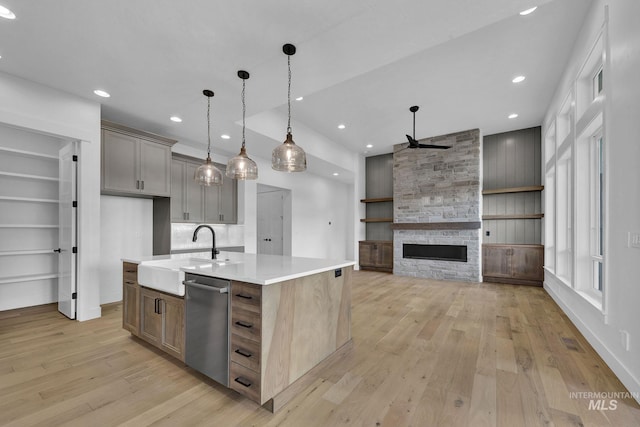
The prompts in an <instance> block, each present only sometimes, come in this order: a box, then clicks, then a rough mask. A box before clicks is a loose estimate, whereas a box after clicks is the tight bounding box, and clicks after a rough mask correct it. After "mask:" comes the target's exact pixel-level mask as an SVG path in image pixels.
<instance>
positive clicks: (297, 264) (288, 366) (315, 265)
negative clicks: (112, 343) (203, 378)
mask: <svg viewBox="0 0 640 427" xmlns="http://www.w3.org/2000/svg"><path fill="white" fill-rule="evenodd" d="M123 262H124V263H123V278H124V280H123V282H124V283H123V285H124V290H123V302H124V304H123V327H124V328H125V329H127V330H129V331H130V332H131V333H132V334H133V335H135V336H137V337H139V338H142V339H143V340H145V341H148V342H150V343H151V344H153V345H155V346H156V347H158V348H160V349H162V350H164V351H166V352H167V353H169V354H171V355H173V356H175V357H177V358H178V359H180V360H182V361H185V352H186V353H188V352H189V351H190V348H189V345H187V348H186V349H185V336H186V333H185V323H186V322H185V308H184V295H185V287H184V278H185V276H184V275H185V273H186V274H188V277H189V278H193V277H196V278H197V277H199V276H200V277H202V278H203V279H207V278H215V279H223V280H226V281H228V283H230V286H229V291H228V302H229V303H228V312H227V316H228V329H227V331H226V334H227V337H228V343H229V345H228V349H227V351H228V381H227V383H226V384H225V385H228V386H229V387H230V388H232V389H234V390H236V391H238V392H239V393H241V394H243V395H244V396H246V397H248V398H249V399H251V400H253V401H255V402H257V403H259V404H260V405H264V406H265V407H267V408H268V409H270V410H272V411H275V410H277V409H278V408H280V407H281V406H282V405H283V404H284V403H286V402H287V401H288V400H289V399H290V398H292V397H293V394H294V392H293V390H295V388H296V385H299V384H300V383H303V382H304V381H305V376H309V373H310V371H312V370H313V368H314V367H316V366H318V365H319V364H322V363H326V362H327V360H330V359H331V358H332V357H331V356H332V355H334V357H335V355H336V354H337V353H338V352H339V351H340V350H343V351H344V349H345V348H348V347H349V346H350V345H351V275H352V271H353V265H354V262H353V261H335V260H324V259H313V258H299V257H285V256H275V255H257V254H243V253H233V252H222V253H221V254H220V255H219V256H218V259H217V260H211V259H208V260H207V259H205V258H189V257H188V256H185V255H183V254H181V255H167V256H160V257H158V256H155V257H149V258H142V259H123ZM163 273H164V276H163ZM167 273H169V275H167ZM171 274H173V276H171ZM167 277H169V278H170V279H169V280H165V279H166V278H167ZM163 280H164V283H163ZM178 281H179V282H180V283H179V284H178V283H177V282H178ZM172 286H173V287H172ZM202 321H203V322H207V320H206V319H204V318H203V320H202ZM192 324H193V320H192ZM188 327H189V326H188V325H187V328H188ZM186 360H187V361H188V360H189V357H186ZM296 381H297V382H296ZM222 382H223V381H222ZM223 383H224V382H223ZM294 383H296V384H294Z"/></svg>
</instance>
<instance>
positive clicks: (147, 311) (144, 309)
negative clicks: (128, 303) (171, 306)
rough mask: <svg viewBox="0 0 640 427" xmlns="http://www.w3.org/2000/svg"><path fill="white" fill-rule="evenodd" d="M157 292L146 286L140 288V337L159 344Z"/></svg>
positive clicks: (160, 321) (159, 321)
mask: <svg viewBox="0 0 640 427" xmlns="http://www.w3.org/2000/svg"><path fill="white" fill-rule="evenodd" d="M159 304H160V298H158V293H157V292H154V291H152V290H150V289H147V288H141V290H140V338H142V339H144V340H145V341H148V342H150V343H151V344H153V345H155V346H157V347H159V346H160V334H161V332H162V318H161V317H160V315H159V314H158V305H159Z"/></svg>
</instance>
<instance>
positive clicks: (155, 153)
mask: <svg viewBox="0 0 640 427" xmlns="http://www.w3.org/2000/svg"><path fill="white" fill-rule="evenodd" d="M139 143H140V175H139V176H140V190H141V192H142V193H145V194H148V195H151V196H165V197H169V196H170V195H171V173H170V170H171V147H169V146H168V145H163V144H158V143H155V142H151V141H146V140H144V139H140V140H139Z"/></svg>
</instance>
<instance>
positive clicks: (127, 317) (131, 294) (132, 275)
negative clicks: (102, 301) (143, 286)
mask: <svg viewBox="0 0 640 427" xmlns="http://www.w3.org/2000/svg"><path fill="white" fill-rule="evenodd" d="M139 300H140V286H139V285H138V265H137V264H133V263H129V262H125V263H123V264H122V327H123V328H124V329H126V330H128V331H129V332H131V333H132V334H133V335H136V336H137V335H139V333H140V331H139V329H140V322H139V320H140V304H139Z"/></svg>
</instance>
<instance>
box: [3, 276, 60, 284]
mask: <svg viewBox="0 0 640 427" xmlns="http://www.w3.org/2000/svg"><path fill="white" fill-rule="evenodd" d="M57 278H58V275H57V274H54V273H51V274H27V275H25V276H12V277H0V285H1V284H3V283H18V282H35V281H36V280H46V279H57Z"/></svg>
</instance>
